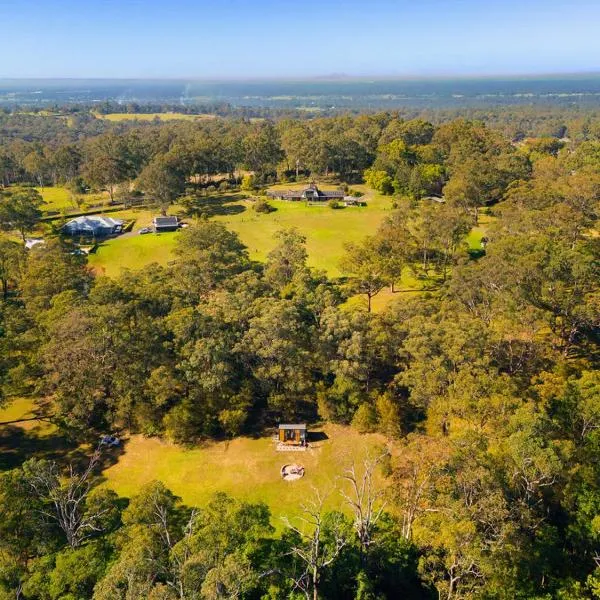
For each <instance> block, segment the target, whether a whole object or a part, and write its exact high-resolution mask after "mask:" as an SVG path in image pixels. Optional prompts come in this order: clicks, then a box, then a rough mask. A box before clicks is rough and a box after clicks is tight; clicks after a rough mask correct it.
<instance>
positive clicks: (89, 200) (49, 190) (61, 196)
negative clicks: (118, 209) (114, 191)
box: [35, 185, 109, 212]
mask: <svg viewBox="0 0 600 600" xmlns="http://www.w3.org/2000/svg"><path fill="white" fill-rule="evenodd" d="M35 189H36V190H37V191H38V192H39V193H40V194H41V195H42V198H43V199H44V201H45V204H44V205H42V211H43V212H61V211H62V210H68V211H73V210H74V211H77V210H79V207H78V206H77V203H76V202H75V201H74V199H73V195H72V194H71V192H70V191H69V190H68V189H67V188H66V187H63V186H60V185H57V186H55V187H43V188H42V187H36V188H35ZM81 198H82V200H83V201H84V203H85V204H99V203H108V200H109V197H108V192H102V193H95V194H86V195H84V196H81Z"/></svg>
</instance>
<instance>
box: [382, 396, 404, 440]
mask: <svg viewBox="0 0 600 600" xmlns="http://www.w3.org/2000/svg"><path fill="white" fill-rule="evenodd" d="M376 407H377V421H378V423H379V431H381V433H383V434H385V435H387V436H388V437H391V438H394V437H399V436H400V434H401V433H402V418H401V415H400V409H399V407H398V404H397V403H396V402H394V400H393V399H392V398H391V397H390V396H389V395H388V394H383V395H381V396H379V398H377V402H376Z"/></svg>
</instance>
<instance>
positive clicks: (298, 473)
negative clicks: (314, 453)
mask: <svg viewBox="0 0 600 600" xmlns="http://www.w3.org/2000/svg"><path fill="white" fill-rule="evenodd" d="M281 477H282V478H283V479H284V480H285V481H294V480H296V479H300V477H304V467H303V466H302V465H283V467H281Z"/></svg>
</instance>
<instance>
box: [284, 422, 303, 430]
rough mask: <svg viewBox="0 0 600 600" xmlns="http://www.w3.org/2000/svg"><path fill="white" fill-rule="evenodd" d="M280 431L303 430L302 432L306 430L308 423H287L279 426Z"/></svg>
mask: <svg viewBox="0 0 600 600" xmlns="http://www.w3.org/2000/svg"><path fill="white" fill-rule="evenodd" d="M279 429H302V430H304V429H306V423H298V424H296V425H293V424H288V423H286V424H282V425H279Z"/></svg>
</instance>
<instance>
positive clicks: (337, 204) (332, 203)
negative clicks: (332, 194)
mask: <svg viewBox="0 0 600 600" xmlns="http://www.w3.org/2000/svg"><path fill="white" fill-rule="evenodd" d="M327 206H329V208H333V209H336V208H342V205H341V204H340V202H339V201H338V200H335V199H334V198H332V199H331V200H330V201H329V202H328V203H327Z"/></svg>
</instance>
